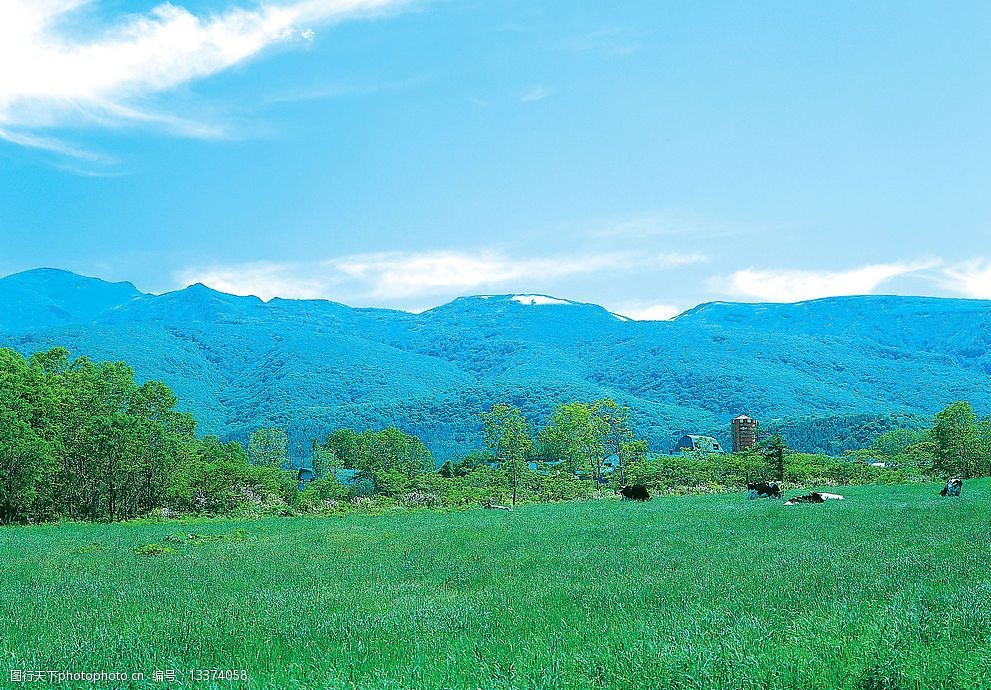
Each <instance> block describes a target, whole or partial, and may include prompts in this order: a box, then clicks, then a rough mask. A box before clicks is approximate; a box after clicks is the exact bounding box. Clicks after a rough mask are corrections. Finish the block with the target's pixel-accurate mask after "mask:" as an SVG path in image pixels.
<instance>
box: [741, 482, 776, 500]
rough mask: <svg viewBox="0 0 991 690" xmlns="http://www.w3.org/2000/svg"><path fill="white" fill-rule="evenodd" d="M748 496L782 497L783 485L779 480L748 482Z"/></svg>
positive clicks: (752, 497) (751, 498)
mask: <svg viewBox="0 0 991 690" xmlns="http://www.w3.org/2000/svg"><path fill="white" fill-rule="evenodd" d="M747 498H749V499H750V500H751V501H753V500H756V499H758V498H781V487H779V486H778V483H777V482H754V483H752V484H747Z"/></svg>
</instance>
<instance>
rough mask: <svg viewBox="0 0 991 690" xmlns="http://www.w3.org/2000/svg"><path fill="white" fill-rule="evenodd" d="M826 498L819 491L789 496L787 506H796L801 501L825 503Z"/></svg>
mask: <svg viewBox="0 0 991 690" xmlns="http://www.w3.org/2000/svg"><path fill="white" fill-rule="evenodd" d="M825 502H826V499H825V498H824V497H823V495H822V494H821V493H819V492H818V491H813V492H812V493H810V494H805V495H804V496H795V498H789V499H788V500H787V501H785V505H786V506H795V505H798V504H799V503H825Z"/></svg>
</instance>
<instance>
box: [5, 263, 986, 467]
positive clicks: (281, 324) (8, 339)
mask: <svg viewBox="0 0 991 690" xmlns="http://www.w3.org/2000/svg"><path fill="white" fill-rule="evenodd" d="M0 344H3V345H9V346H12V347H14V348H16V349H18V350H19V351H21V352H24V353H30V352H33V351H36V350H39V349H43V348H48V347H52V346H56V345H64V346H66V347H68V348H70V349H71V350H72V351H73V353H74V354H80V355H82V354H85V355H88V356H90V357H92V358H94V359H124V360H126V361H128V362H129V363H131V364H132V365H133V366H134V367H135V368H136V370H137V373H138V376H139V377H141V378H156V379H161V380H163V381H165V382H166V383H168V384H169V385H170V386H171V387H172V388H173V389H174V390H175V391H176V392H177V393H178V395H179V396H180V400H181V402H182V404H183V406H185V407H186V408H188V409H189V410H190V411H191V412H193V413H194V414H195V415H196V417H197V418H198V419H199V420H200V422H201V431H203V432H210V433H216V434H219V435H221V436H224V437H234V438H244V437H245V436H246V435H247V434H248V433H249V432H250V431H251V430H253V429H254V428H257V427H259V426H262V425H266V424H279V425H282V426H285V427H286V428H287V429H288V430H289V431H290V435H291V437H292V438H293V440H294V443H295V444H296V445H297V448H298V449H299V451H300V452H302V449H303V448H305V447H306V446H307V445H308V440H309V439H310V438H314V437H316V436H322V435H323V434H325V433H327V432H328V431H330V430H332V429H334V428H337V427H340V426H353V427H357V428H364V427H381V426H386V425H396V426H399V427H401V428H402V429H404V430H406V431H408V432H411V433H414V434H417V435H419V436H420V437H422V438H423V439H424V441H425V442H426V443H427V444H428V446H430V447H431V449H432V450H434V452H435V454H436V455H437V457H438V459H444V458H447V457H450V456H453V455H456V454H458V453H461V452H464V451H465V450H468V449H471V448H475V447H478V446H479V445H480V443H481V438H480V433H479V430H480V425H479V420H478V413H479V412H481V411H482V410H484V409H487V408H488V407H490V406H491V405H492V403H494V402H501V401H506V402H510V403H513V404H516V405H519V406H521V407H522V408H523V409H524V410H525V412H526V413H527V414H528V415H530V416H531V418H532V419H533V420H535V421H537V422H542V421H543V418H544V417H545V416H546V415H547V414H548V412H549V411H550V409H551V408H552V407H553V406H554V405H556V404H558V403H561V402H568V401H572V400H577V399H588V400H591V399H594V398H599V397H602V396H610V397H613V398H616V399H617V400H619V401H621V402H623V403H626V404H629V405H630V406H631V407H632V408H633V409H634V411H635V413H636V415H635V416H636V418H637V420H638V422H639V426H640V430H641V431H642V432H643V433H645V434H646V435H647V436H648V438H649V439H650V441H651V443H652V445H653V447H654V448H655V449H656V450H666V449H667V448H668V447H669V446H670V444H671V443H672V441H673V439H675V438H677V437H678V436H679V435H680V434H682V433H684V432H689V431H692V432H701V433H711V434H715V435H718V436H719V437H721V438H722V439H723V440H724V442H726V441H728V438H727V437H728V433H729V420H730V419H731V418H732V417H733V416H735V415H736V414H739V413H741V412H744V413H747V414H750V415H753V416H756V417H757V418H758V419H761V420H762V421H766V422H769V423H770V422H771V420H774V419H776V420H778V421H777V422H776V423H777V424H778V425H779V426H780V427H781V428H783V429H787V430H789V432H790V434H791V436H792V437H793V438H794V441H793V445H796V446H797V447H800V448H801V449H804V450H828V451H831V452H839V451H840V450H842V446H843V443H842V442H841V441H838V440H837V439H836V438H826V437H825V436H824V434H829V435H830V436H833V437H835V436H836V435H837V434H839V435H840V436H842V437H844V438H846V437H849V438H851V439H854V438H858V437H859V436H862V435H864V434H865V433H867V430H873V429H882V430H883V429H884V428H887V427H890V426H903V425H908V426H911V425H917V424H922V423H924V420H925V419H926V416H927V415H930V414H932V413H933V412H935V411H937V410H938V409H941V408H942V407H943V406H945V405H946V404H947V403H949V402H952V401H954V400H958V399H967V400H970V401H971V402H972V403H973V404H974V405H975V407H977V409H978V411H979V412H984V413H986V412H989V411H991V355H989V345H991V302H988V301H978V300H955V299H937V298H922V297H885V296H867V297H844V298H832V299H823V300H815V301H810V302H802V303H798V304H733V303H712V304H705V305H701V306H699V307H696V308H694V309H692V310H690V311H688V312H686V313H684V314H682V315H681V316H679V317H678V318H676V319H674V320H672V321H661V322H636V321H630V320H627V319H625V318H623V317H621V316H618V315H615V314H612V313H610V312H608V311H607V310H605V309H603V308H601V307H598V306H595V305H591V304H582V303H577V302H570V301H567V300H558V299H554V298H547V297H544V296H534V295H525V296H522V295H502V296H480V297H465V298H460V299H457V300H455V301H453V302H451V303H450V304H446V305H443V306H441V307H438V308H436V309H432V310H430V311H427V312H424V313H423V314H409V313H406V312H399V311H390V310H384V309H353V308H351V307H348V306H345V305H342V304H336V303H333V302H326V301H319V300H281V299H276V300H272V301H270V302H267V303H266V302H263V301H261V300H259V299H257V298H254V297H235V296H231V295H225V294H222V293H219V292H216V291H214V290H211V289H209V288H206V287H204V286H202V285H195V286H192V287H189V288H186V289H185V290H180V291H177V292H172V293H168V294H164V295H159V296H156V295H144V294H141V293H140V292H138V291H137V290H136V289H135V288H134V287H133V286H132V285H130V284H128V283H116V284H112V283H106V282H104V281H100V280H97V279H92V278H82V277H80V276H76V275H73V274H71V273H66V272H62V271H55V270H50V269H44V270H38V271H29V272H26V273H21V274H17V275H14V276H9V277H7V278H3V279H0ZM892 415H895V416H892ZM844 429H845V430H846V431H843V430H844Z"/></svg>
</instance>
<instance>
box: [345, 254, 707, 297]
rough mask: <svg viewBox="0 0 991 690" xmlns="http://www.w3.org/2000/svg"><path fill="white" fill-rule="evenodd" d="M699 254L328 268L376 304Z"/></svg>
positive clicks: (465, 258) (366, 260) (386, 257)
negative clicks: (358, 285)
mask: <svg viewBox="0 0 991 690" xmlns="http://www.w3.org/2000/svg"><path fill="white" fill-rule="evenodd" d="M704 260H705V257H703V256H701V255H699V254H678V253H667V254H657V255H645V256H637V255H635V254H630V253H626V252H604V253H594V254H575V255H564V256H553V257H511V256H508V255H505V254H502V253H500V252H493V251H483V252H478V253H464V252H426V253H403V252H390V253H381V254H365V255H359V256H353V257H346V258H344V259H337V260H333V261H331V262H328V263H329V265H331V266H333V267H334V268H335V269H336V270H337V271H340V272H341V273H343V274H344V275H347V276H349V277H351V278H354V279H359V280H362V281H364V282H366V283H367V284H368V286H369V288H370V290H371V295H372V296H374V297H377V298H384V297H407V296H413V295H423V294H437V293H443V292H449V293H451V292H455V293H461V292H465V291H472V290H477V289H479V288H483V287H493V286H498V285H506V284H509V283H516V284H518V285H520V286H521V287H524V288H525V287H527V285H528V284H532V283H533V282H534V281H538V280H540V281H546V280H553V279H557V278H563V277H566V276H573V275H581V274H589V273H597V272H605V271H617V270H624V269H634V268H639V269H642V268H645V267H650V268H664V267H672V266H681V265H685V264H688V263H696V262H699V261H704Z"/></svg>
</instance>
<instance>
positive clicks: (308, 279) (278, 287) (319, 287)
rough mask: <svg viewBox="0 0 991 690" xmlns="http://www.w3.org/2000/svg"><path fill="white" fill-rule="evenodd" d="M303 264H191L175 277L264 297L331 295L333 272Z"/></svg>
mask: <svg viewBox="0 0 991 690" xmlns="http://www.w3.org/2000/svg"><path fill="white" fill-rule="evenodd" d="M302 268H303V267H301V266H298V265H295V264H288V263H275V262H268V261H259V262H254V263H246V264H237V265H234V266H205V267H189V268H184V269H181V270H179V271H177V272H176V273H175V274H174V275H173V278H174V279H175V281H176V284H177V285H178V286H179V287H186V286H188V285H193V284H194V283H203V284H204V285H207V286H209V287H211V288H213V289H214V290H220V291H221V292H226V293H229V294H232V295H254V296H255V297H261V298H262V299H263V300H270V299H272V298H273V297H284V298H287V299H320V298H325V297H328V296H329V294H330V291H331V289H332V286H333V280H332V279H331V277H329V276H321V275H319V273H318V272H316V271H313V272H312V273H311V274H309V275H304V274H302V273H301V269H302Z"/></svg>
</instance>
